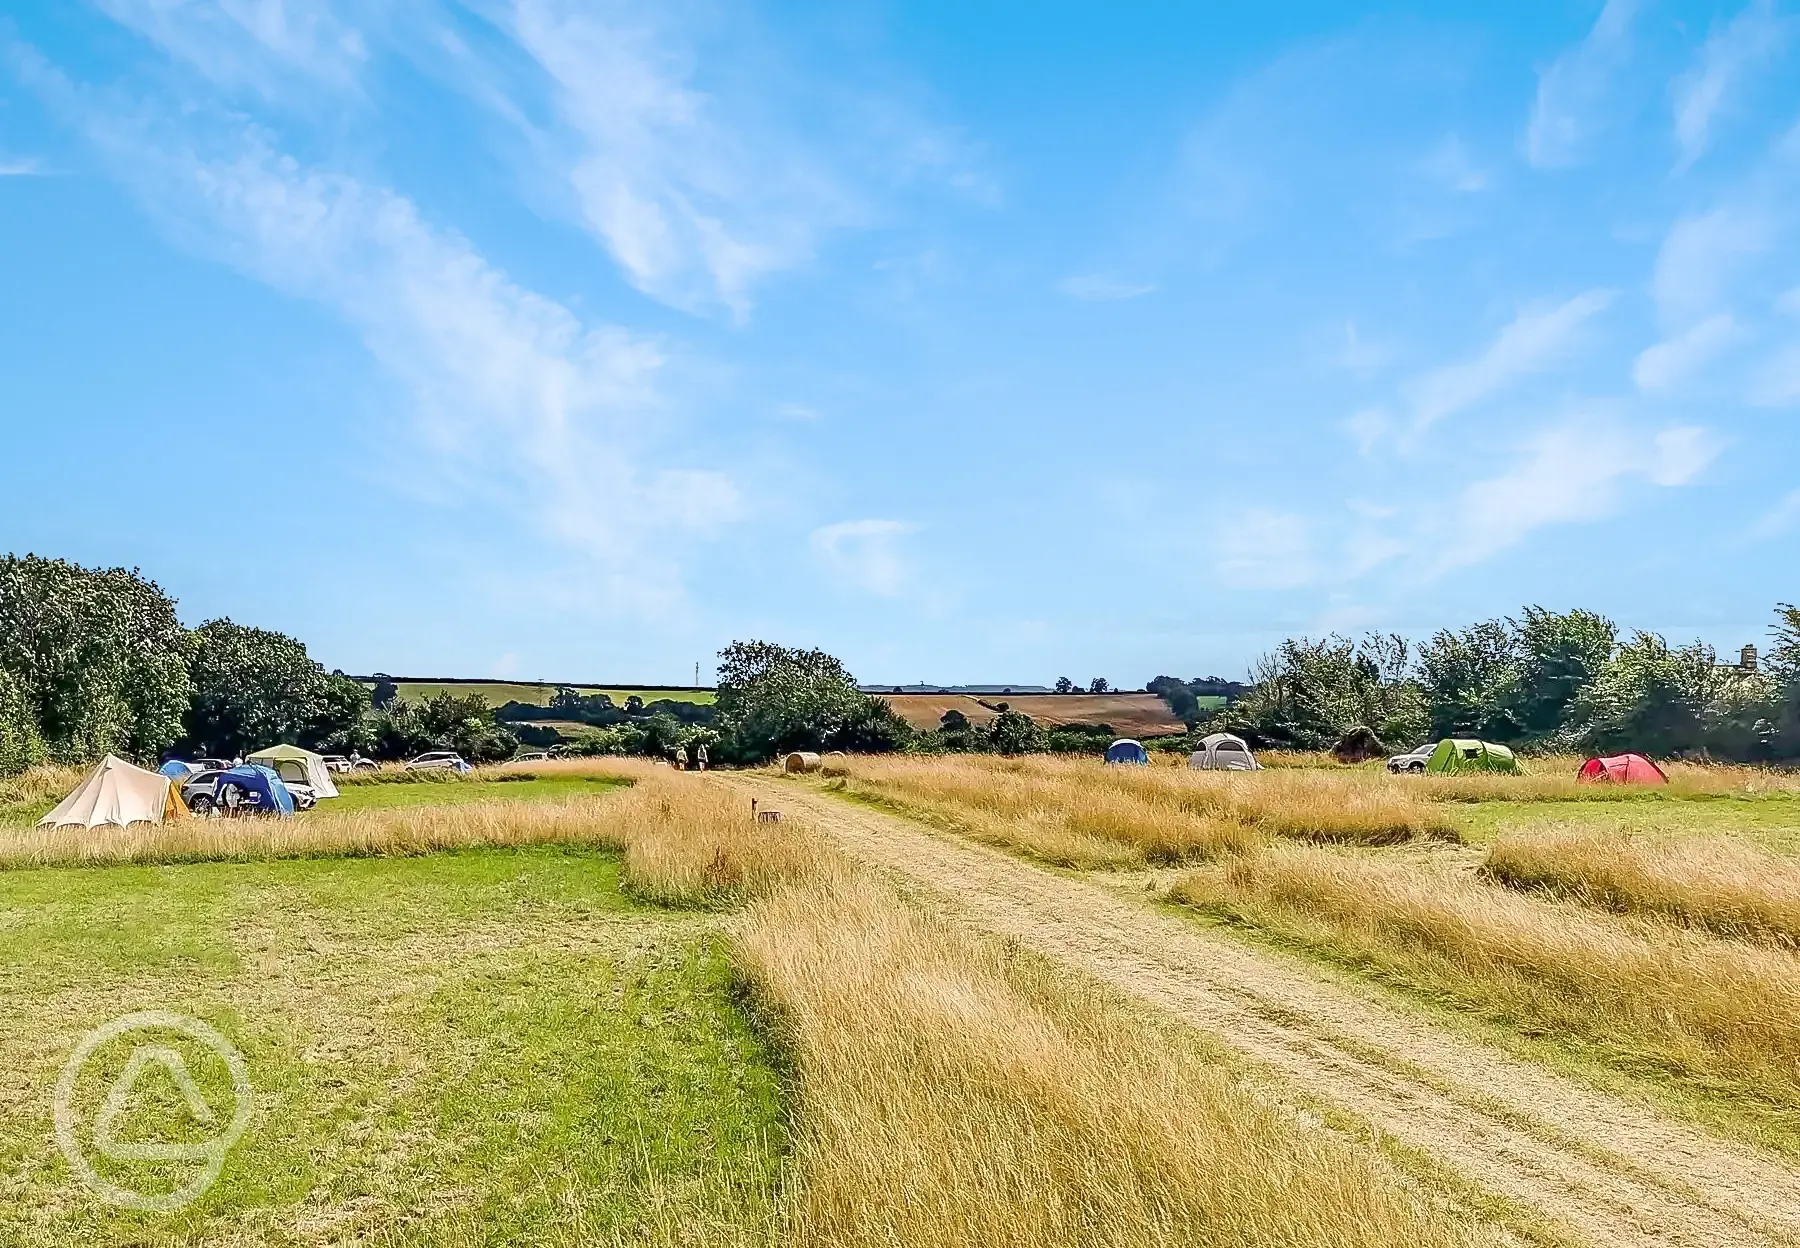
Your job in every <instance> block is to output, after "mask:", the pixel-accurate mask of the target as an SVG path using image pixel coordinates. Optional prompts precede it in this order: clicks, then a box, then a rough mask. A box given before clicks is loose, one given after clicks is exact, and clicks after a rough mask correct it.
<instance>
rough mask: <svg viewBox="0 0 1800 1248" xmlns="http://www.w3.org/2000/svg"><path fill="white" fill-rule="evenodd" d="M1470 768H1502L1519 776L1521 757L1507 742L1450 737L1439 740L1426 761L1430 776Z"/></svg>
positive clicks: (1447, 774) (1497, 769) (1494, 769)
mask: <svg viewBox="0 0 1800 1248" xmlns="http://www.w3.org/2000/svg"><path fill="white" fill-rule="evenodd" d="M1468 771H1503V772H1509V773H1511V774H1513V775H1517V774H1518V771H1519V760H1518V759H1516V758H1514V757H1513V752H1512V751H1511V750H1509V749H1507V748H1506V747H1505V746H1504V745H1495V744H1494V743H1493V742H1492V741H1471V740H1468V739H1466V738H1460V737H1456V738H1451V739H1449V740H1445V741H1439V742H1438V747H1437V749H1435V750H1433V751H1432V752H1431V761H1430V762H1428V763H1426V764H1425V774H1426V775H1428V776H1454V775H1458V774H1460V773H1462V772H1468Z"/></svg>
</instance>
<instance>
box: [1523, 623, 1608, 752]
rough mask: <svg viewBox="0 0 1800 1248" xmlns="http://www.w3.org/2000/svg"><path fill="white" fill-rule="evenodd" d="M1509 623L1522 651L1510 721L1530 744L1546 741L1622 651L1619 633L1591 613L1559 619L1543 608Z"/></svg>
mask: <svg viewBox="0 0 1800 1248" xmlns="http://www.w3.org/2000/svg"><path fill="white" fill-rule="evenodd" d="M1509 623H1512V624H1513V626H1514V629H1515V631H1516V633H1517V636H1518V651H1519V672H1518V677H1517V679H1516V681H1515V682H1514V684H1513V695H1512V706H1511V708H1510V710H1511V715H1510V718H1511V719H1512V721H1513V722H1514V723H1516V724H1517V725H1518V726H1519V729H1520V731H1521V733H1522V735H1523V736H1524V738H1525V739H1526V740H1535V741H1544V740H1548V739H1549V738H1550V737H1551V736H1553V735H1554V734H1555V733H1556V732H1557V730H1558V729H1560V728H1561V727H1562V726H1563V721H1564V720H1565V719H1566V718H1567V717H1568V711H1569V706H1570V704H1571V703H1573V702H1574V701H1575V698H1576V696H1577V695H1578V694H1580V692H1581V691H1582V690H1583V689H1585V688H1587V687H1588V686H1589V685H1590V684H1592V683H1593V682H1594V680H1595V679H1596V678H1598V677H1599V675H1600V673H1601V671H1602V670H1603V669H1604V668H1605V666H1606V662H1607V660H1608V659H1610V658H1611V657H1612V655H1613V651H1614V650H1615V649H1616V648H1617V647H1618V642H1619V629H1618V626H1617V625H1616V624H1614V623H1613V622H1612V621H1611V620H1609V619H1607V618H1606V617H1605V616H1603V615H1596V614H1595V613H1594V612H1592V611H1570V612H1568V613H1567V614H1564V615H1558V614H1557V613H1556V612H1554V611H1546V610H1545V609H1544V608H1542V607H1526V608H1525V618H1524V619H1523V620H1521V621H1516V622H1515V621H1509Z"/></svg>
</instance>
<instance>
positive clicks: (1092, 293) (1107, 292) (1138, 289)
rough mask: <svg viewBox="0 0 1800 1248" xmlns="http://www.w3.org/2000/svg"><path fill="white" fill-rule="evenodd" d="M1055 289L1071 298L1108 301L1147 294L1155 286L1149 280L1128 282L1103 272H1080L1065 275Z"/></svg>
mask: <svg viewBox="0 0 1800 1248" xmlns="http://www.w3.org/2000/svg"><path fill="white" fill-rule="evenodd" d="M1056 289H1058V290H1059V291H1061V292H1062V293H1063V294H1065V295H1067V296H1069V298H1071V299H1081V300H1084V301H1087V302H1096V303H1099V302H1109V301H1114V300H1119V299H1136V298H1138V297H1139V296H1140V295H1147V294H1149V293H1150V292H1152V291H1154V290H1155V289H1156V287H1155V286H1154V285H1152V284H1151V283H1149V282H1128V281H1123V280H1121V279H1120V278H1117V277H1112V276H1110V275H1108V274H1105V273H1082V274H1078V275H1075V276H1072V277H1065V278H1063V279H1062V281H1060V282H1058V283H1057V284H1056Z"/></svg>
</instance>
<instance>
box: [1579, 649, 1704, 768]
mask: <svg viewBox="0 0 1800 1248" xmlns="http://www.w3.org/2000/svg"><path fill="white" fill-rule="evenodd" d="M1715 660H1716V656H1715V655H1714V653H1713V648H1712V647H1711V646H1709V645H1707V644H1706V643H1704V642H1699V641H1696V642H1692V643H1690V644H1688V645H1685V646H1679V647H1671V646H1670V645H1669V643H1668V642H1667V641H1665V640H1663V638H1661V637H1660V636H1658V635H1657V634H1655V633H1644V632H1640V633H1637V634H1636V635H1634V636H1633V637H1632V639H1631V640H1630V641H1628V642H1626V643H1625V644H1624V645H1622V646H1620V647H1619V648H1618V651H1617V652H1616V653H1615V654H1614V655H1613V657H1612V658H1611V659H1610V660H1608V662H1607V664H1606V666H1605V667H1604V668H1603V669H1601V671H1600V674H1599V675H1598V676H1597V677H1596V678H1595V679H1594V680H1593V681H1592V682H1591V683H1589V684H1588V685H1587V686H1586V687H1585V688H1583V689H1582V690H1581V692H1580V693H1579V694H1577V695H1576V697H1575V699H1574V701H1573V703H1572V704H1571V706H1570V708H1569V709H1570V725H1569V728H1570V735H1571V736H1572V738H1573V739H1574V740H1575V741H1576V742H1578V743H1579V744H1581V745H1584V746H1586V747H1587V748H1588V749H1591V750H1594V751H1596V752H1598V753H1612V752H1615V751H1619V750H1627V749H1629V750H1637V751H1639V752H1641V753H1645V754H1655V755H1661V756H1667V755H1671V754H1677V753H1681V752H1685V751H1690V750H1698V749H1700V748H1702V746H1703V745H1704V743H1705V736H1706V723H1707V712H1708V708H1709V706H1710V704H1711V703H1712V700H1713V697H1714V695H1715V694H1717V693H1719V692H1721V680H1722V678H1721V676H1720V674H1719V673H1718V670H1717V663H1716V661H1715Z"/></svg>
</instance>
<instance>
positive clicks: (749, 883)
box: [613, 772, 829, 905]
mask: <svg viewBox="0 0 1800 1248" xmlns="http://www.w3.org/2000/svg"><path fill="white" fill-rule="evenodd" d="M614 801H615V806H614V814H613V817H614V818H615V819H616V820H618V821H619V822H620V823H622V824H623V825H624V826H625V828H626V829H627V830H626V834H625V885H626V887H627V888H629V889H630V890H631V891H632V892H633V893H635V894H637V895H639V896H641V897H644V898H646V899H648V900H651V901H659V902H662V903H664V904H673V905H689V904H695V903H705V904H714V903H723V902H735V901H742V900H745V899H748V898H751V897H756V896H760V895H762V894H764V893H766V892H768V891H769V889H771V888H772V887H774V886H775V885H776V884H777V883H779V882H781V881H783V880H793V879H800V878H804V877H806V876H809V875H812V874H814V873H816V872H819V871H822V870H825V869H826V867H827V863H828V861H829V860H828V855H827V850H826V849H825V847H824V843H823V841H822V840H821V839H820V838H819V837H818V836H817V834H816V833H815V832H814V831H813V829H812V828H811V827H810V826H809V825H808V824H807V823H806V822H805V821H804V820H803V819H802V820H795V819H793V818H789V819H785V820H783V821H782V822H780V823H757V822H755V821H754V820H753V819H752V818H751V816H750V811H749V808H748V806H747V805H746V804H745V802H744V799H743V798H742V797H740V796H739V795H738V794H736V793H735V792H732V791H730V790H726V789H723V788H720V787H719V786H717V785H713V784H709V783H707V782H706V781H705V780H703V779H701V778H699V777H693V778H685V777H680V776H676V775H674V774H673V773H669V772H665V773H664V778H661V779H652V780H650V781H647V782H644V783H640V784H639V785H637V786H636V787H635V788H633V789H631V790H630V791H629V792H627V793H624V794H621V795H619V796H618V797H617V798H616V799H614Z"/></svg>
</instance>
